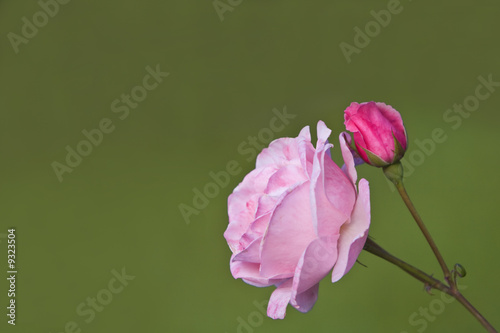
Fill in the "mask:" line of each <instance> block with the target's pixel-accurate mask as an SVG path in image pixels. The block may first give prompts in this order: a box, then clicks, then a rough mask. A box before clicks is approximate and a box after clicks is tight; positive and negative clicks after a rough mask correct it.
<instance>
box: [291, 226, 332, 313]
mask: <svg viewBox="0 0 500 333" xmlns="http://www.w3.org/2000/svg"><path fill="white" fill-rule="evenodd" d="M338 238H339V235H338V234H337V235H328V236H325V237H324V238H318V239H315V240H314V241H312V242H311V243H310V244H309V245H308V246H307V249H306V250H305V251H304V253H303V254H302V257H301V258H300V260H299V263H298V264H297V267H296V268H295V275H294V277H293V285H292V305H294V304H295V301H296V298H297V295H299V294H301V293H303V292H305V291H306V290H308V289H310V288H311V287H313V286H314V285H316V284H317V283H319V282H320V281H321V280H322V279H323V278H324V277H325V276H326V275H328V273H329V272H330V271H331V269H332V267H333V265H334V264H335V261H336V260H337V241H338Z"/></svg>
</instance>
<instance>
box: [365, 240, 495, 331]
mask: <svg viewBox="0 0 500 333" xmlns="http://www.w3.org/2000/svg"><path fill="white" fill-rule="evenodd" d="M363 249H364V250H365V251H367V252H370V253H372V254H374V255H376V256H377V257H380V258H382V259H384V260H386V261H388V262H390V263H391V264H394V265H396V266H398V267H399V268H401V269H402V270H404V271H405V272H406V273H408V274H410V275H411V276H413V277H414V278H416V279H417V280H419V281H421V282H423V283H425V285H426V286H427V287H429V288H433V289H438V290H440V291H442V292H444V293H446V294H448V295H450V296H453V297H454V298H455V299H457V300H458V301H459V302H460V303H461V304H462V305H463V306H464V307H465V308H466V309H467V310H468V311H469V312H470V313H471V314H472V315H473V316H474V317H475V318H476V319H477V320H478V321H479V322H480V323H481V325H483V327H484V328H485V329H486V330H487V331H488V332H490V333H498V332H497V330H495V328H494V327H493V326H492V325H491V324H490V323H489V322H488V321H487V320H486V318H484V317H483V315H481V313H480V312H479V311H478V310H477V309H476V308H475V307H474V306H472V304H471V303H470V302H469V301H468V300H467V299H466V298H465V297H464V296H463V295H462V294H461V293H460V291H458V289H457V288H456V286H455V287H450V286H447V285H445V284H444V283H442V282H441V281H439V280H437V279H436V278H434V277H432V276H430V275H428V274H426V273H425V272H423V271H421V270H420V269H418V268H416V267H414V266H412V265H410V264H408V263H406V262H404V261H403V260H401V259H399V258H396V257H395V256H393V255H392V254H390V253H389V252H387V251H386V250H384V249H383V248H382V247H381V246H380V245H378V244H377V243H375V242H374V241H373V240H372V239H371V238H368V239H367V240H366V243H365V246H364V248H363Z"/></svg>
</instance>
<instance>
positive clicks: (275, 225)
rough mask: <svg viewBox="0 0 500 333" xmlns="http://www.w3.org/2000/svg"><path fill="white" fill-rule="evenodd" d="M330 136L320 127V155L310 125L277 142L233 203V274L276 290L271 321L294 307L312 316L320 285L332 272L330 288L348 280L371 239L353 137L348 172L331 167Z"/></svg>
mask: <svg viewBox="0 0 500 333" xmlns="http://www.w3.org/2000/svg"><path fill="white" fill-rule="evenodd" d="M330 133H331V130H330V129H329V128H327V127H326V125H325V124H324V123H323V122H322V121H320V122H318V142H317V144H316V148H314V147H313V145H312V144H311V136H310V133H309V126H306V127H304V128H303V129H302V131H301V132H300V134H299V136H298V137H297V138H281V139H277V140H275V141H273V142H272V143H271V144H270V145H269V148H266V149H264V150H263V151H262V152H261V153H260V154H259V156H258V157H257V163H256V168H255V170H253V171H251V172H250V173H249V174H248V175H247V176H246V177H245V179H244V180H243V181H242V182H241V183H240V184H239V185H238V186H237V187H236V188H235V189H234V191H233V193H232V194H231V195H230V196H229V199H228V213H229V226H228V227H227V230H226V232H225V233H224V237H225V238H226V240H227V243H228V244H229V247H230V248H231V250H232V252H233V255H232V256H231V261H230V268H231V273H232V274H233V276H234V278H241V279H243V281H245V282H246V283H248V284H251V285H254V286H257V287H266V286H271V285H275V286H276V287H277V288H276V289H275V290H274V292H273V294H272V295H271V298H270V300H269V305H268V309H267V315H268V316H269V317H271V318H273V319H277V318H279V319H283V318H284V317H285V313H286V307H287V305H288V303H290V304H291V305H292V306H293V307H295V308H296V309H298V310H299V311H301V312H307V311H309V310H310V309H311V308H312V307H313V305H314V303H315V302H316V299H317V297H318V286H319V282H320V280H321V279H323V278H324V277H325V276H326V275H327V274H328V273H329V272H330V271H331V270H332V268H333V273H332V282H336V281H337V280H339V279H340V278H341V277H342V276H343V275H345V274H346V273H347V272H348V271H349V270H350V269H351V268H352V266H353V265H354V263H355V262H356V259H357V257H358V255H359V253H360V252H361V250H362V249H363V246H364V243H365V241H366V237H367V236H368V228H369V225H370V200H369V199H370V198H369V197H370V194H369V188H368V182H367V181H366V180H365V179H362V180H361V181H360V182H359V193H358V191H357V190H356V184H355V183H356V179H357V174H356V170H355V168H354V161H353V156H352V154H351V152H350V150H349V147H348V145H347V143H346V139H347V140H350V137H349V135H348V134H341V135H340V147H341V149H342V155H343V158H344V161H345V166H344V168H343V169H341V168H339V167H338V166H337V165H336V164H335V163H334V162H333V161H332V159H331V157H330V148H331V147H332V145H331V144H329V143H328V141H327V139H328V137H329V136H330Z"/></svg>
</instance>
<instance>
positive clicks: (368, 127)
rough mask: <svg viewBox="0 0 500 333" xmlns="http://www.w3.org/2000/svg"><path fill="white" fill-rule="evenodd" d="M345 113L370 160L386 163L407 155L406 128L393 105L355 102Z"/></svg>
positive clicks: (360, 150) (360, 149)
mask: <svg viewBox="0 0 500 333" xmlns="http://www.w3.org/2000/svg"><path fill="white" fill-rule="evenodd" d="M344 113H345V114H344V119H345V122H344V124H345V126H346V129H347V130H348V131H351V132H352V133H353V134H354V143H355V144H356V148H357V149H358V153H359V154H360V156H361V157H362V158H363V160H364V161H365V162H366V163H368V164H371V165H374V166H377V167H382V166H386V165H390V164H393V163H396V162H397V161H399V160H400V159H401V158H402V157H403V155H404V153H405V151H406V147H407V137H406V130H405V127H404V125H403V120H402V119H401V115H400V114H399V112H398V111H396V110H395V109H394V108H393V107H392V106H390V105H386V104H384V103H375V102H367V103H361V104H358V103H356V102H353V103H351V105H350V106H349V107H348V108H347V109H345V111H344ZM395 140H397V142H398V143H399V144H398V143H396V141H395Z"/></svg>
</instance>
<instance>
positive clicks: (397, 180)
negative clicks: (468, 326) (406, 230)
mask: <svg viewBox="0 0 500 333" xmlns="http://www.w3.org/2000/svg"><path fill="white" fill-rule="evenodd" d="M384 173H385V175H386V177H387V178H389V180H391V181H392V182H393V183H394V185H395V186H396V189H397V190H398V192H399V195H400V196H401V198H402V199H403V201H404V203H405V204H406V207H408V210H409V211H410V213H411V215H412V216H413V218H414V219H415V222H417V225H418V227H419V228H420V230H421V231H422V233H423V234H424V237H425V239H426V240H427V243H429V245H430V246H431V249H432V252H434V255H435V256H436V259H437V260H438V262H439V265H440V266H441V269H442V270H443V274H444V279H445V281H446V282H448V283H449V285H450V286H451V288H452V289H453V290H458V289H457V286H456V284H455V281H453V279H452V278H451V273H450V270H449V269H448V266H447V265H446V263H445V261H444V259H443V256H442V255H441V252H439V249H438V247H437V245H436V243H435V242H434V240H433V239H432V236H431V234H430V232H429V230H428V229H427V227H426V226H425V224H424V221H422V218H421V217H420V215H419V214H418V212H417V209H416V208H415V206H414V205H413V203H412V202H411V200H410V197H409V196H408V193H407V192H406V189H405V186H404V184H403V166H402V165H401V163H399V162H398V163H396V164H393V165H389V166H388V167H386V168H384Z"/></svg>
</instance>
